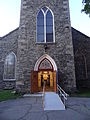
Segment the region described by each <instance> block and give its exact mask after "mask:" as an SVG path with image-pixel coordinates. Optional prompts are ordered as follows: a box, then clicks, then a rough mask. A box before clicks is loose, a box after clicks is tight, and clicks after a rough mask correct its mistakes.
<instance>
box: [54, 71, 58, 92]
mask: <svg viewBox="0 0 90 120" xmlns="http://www.w3.org/2000/svg"><path fill="white" fill-rule="evenodd" d="M53 75H54V92H57V80H56V71H54V72H53Z"/></svg>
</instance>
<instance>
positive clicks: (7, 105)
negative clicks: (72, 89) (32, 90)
mask: <svg viewBox="0 0 90 120" xmlns="http://www.w3.org/2000/svg"><path fill="white" fill-rule="evenodd" d="M42 106H43V105H42V97H31V98H21V99H16V100H9V101H5V102H0V120H90V98H68V101H67V104H66V106H67V109H66V110H64V111H50V110H49V111H43V107H42Z"/></svg>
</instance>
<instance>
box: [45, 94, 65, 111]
mask: <svg viewBox="0 0 90 120" xmlns="http://www.w3.org/2000/svg"><path fill="white" fill-rule="evenodd" d="M44 110H65V106H64V104H63V103H62V101H61V99H60V97H59V96H58V94H56V93H54V92H46V93H45V109H44Z"/></svg>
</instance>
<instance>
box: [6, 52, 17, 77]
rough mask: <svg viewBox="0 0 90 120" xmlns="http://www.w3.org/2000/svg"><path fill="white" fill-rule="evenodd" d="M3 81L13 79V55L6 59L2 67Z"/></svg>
mask: <svg viewBox="0 0 90 120" xmlns="http://www.w3.org/2000/svg"><path fill="white" fill-rule="evenodd" d="M4 79H15V55H14V54H13V53H11V54H9V55H8V56H7V57H6V60H5V65H4Z"/></svg>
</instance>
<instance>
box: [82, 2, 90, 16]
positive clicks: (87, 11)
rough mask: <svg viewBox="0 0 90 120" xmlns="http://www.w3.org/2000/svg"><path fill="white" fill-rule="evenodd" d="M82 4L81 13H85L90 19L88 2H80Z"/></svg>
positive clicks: (89, 3)
mask: <svg viewBox="0 0 90 120" xmlns="http://www.w3.org/2000/svg"><path fill="white" fill-rule="evenodd" d="M82 3H83V5H84V8H83V9H82V12H85V13H86V14H88V15H89V17H90V0H82Z"/></svg>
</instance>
